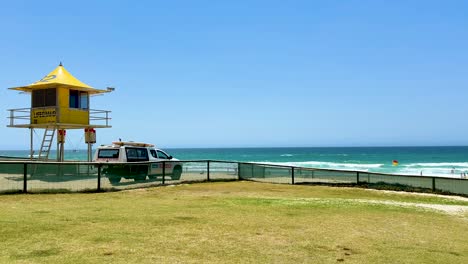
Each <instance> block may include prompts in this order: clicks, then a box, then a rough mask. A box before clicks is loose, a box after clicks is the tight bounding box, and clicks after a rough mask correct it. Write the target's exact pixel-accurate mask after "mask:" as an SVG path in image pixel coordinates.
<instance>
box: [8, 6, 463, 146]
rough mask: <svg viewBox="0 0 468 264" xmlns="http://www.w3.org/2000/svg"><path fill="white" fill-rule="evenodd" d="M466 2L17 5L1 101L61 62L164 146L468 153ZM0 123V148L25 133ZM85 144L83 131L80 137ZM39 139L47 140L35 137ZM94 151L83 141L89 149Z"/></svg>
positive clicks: (128, 124) (141, 134) (103, 136)
mask: <svg viewBox="0 0 468 264" xmlns="http://www.w3.org/2000/svg"><path fill="white" fill-rule="evenodd" d="M467 10H468V2H467V1H427V0H426V1H273V0H267V1H253V0H252V1H146V2H144V1H75V3H69V2H68V1H32V0H31V1H6V2H4V3H2V6H1V8H0V32H1V41H0V57H1V60H0V62H1V63H0V72H1V74H0V87H1V89H0V98H1V99H0V102H1V106H2V107H1V108H2V111H4V112H3V116H4V117H7V116H8V112H7V111H6V109H10V108H21V107H29V105H30V103H29V96H28V95H20V94H18V93H17V92H15V91H11V90H7V88H8V87H13V86H18V85H25V84H29V83H31V82H34V81H36V80H38V79H40V78H41V77H43V76H44V75H45V74H47V73H48V72H50V71H51V70H53V69H54V68H55V67H56V66H57V65H58V63H59V62H60V61H62V62H63V64H64V66H65V67H66V68H67V70H69V71H70V72H71V73H72V74H73V75H75V76H76V77H77V78H78V79H80V80H81V81H83V82H85V83H87V84H89V85H91V86H94V87H97V88H105V87H107V86H114V87H116V91H115V92H114V93H111V94H107V95H104V96H100V97H93V98H92V101H91V107H92V108H95V109H107V110H112V111H113V112H112V118H113V121H112V125H113V128H111V129H100V130H98V131H97V133H98V134H97V135H98V143H109V142H110V141H112V140H115V139H117V138H119V137H120V138H122V139H125V140H135V141H149V142H153V143H156V144H157V145H159V146H161V147H246V146H251V147H258V146H401V145H416V146H419V145H468V122H467V118H468V117H467V115H468V18H467V15H466V12H467ZM7 123H8V120H7V119H6V118H5V119H4V121H3V125H2V127H0V136H1V138H2V139H1V140H0V149H26V148H27V146H28V144H29V141H28V135H29V134H28V130H27V129H13V128H7V127H6V125H7ZM69 135H70V142H71V143H70V144H73V145H77V144H78V145H79V143H78V142H79V140H80V139H81V136H82V132H81V131H79V132H70V133H69ZM39 139H40V137H36V139H35V140H36V142H37V141H39ZM79 147H82V148H85V145H84V144H82V145H79Z"/></svg>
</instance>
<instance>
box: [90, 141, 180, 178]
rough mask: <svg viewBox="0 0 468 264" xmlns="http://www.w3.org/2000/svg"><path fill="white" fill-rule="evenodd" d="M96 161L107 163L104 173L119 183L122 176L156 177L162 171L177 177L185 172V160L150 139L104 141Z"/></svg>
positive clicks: (163, 173) (98, 149)
mask: <svg viewBox="0 0 468 264" xmlns="http://www.w3.org/2000/svg"><path fill="white" fill-rule="evenodd" d="M93 161H94V162H100V163H105V165H103V166H102V174H103V175H104V176H106V177H107V178H108V179H109V181H110V182H111V183H112V184H117V183H119V182H120V181H121V179H122V178H125V179H133V180H135V181H144V180H146V178H147V177H148V178H149V179H156V178H157V177H163V175H164V176H170V177H171V179H172V180H178V179H180V176H181V174H182V163H181V162H178V161H179V160H178V159H175V158H173V157H172V156H171V155H169V154H168V153H166V152H165V151H163V150H161V149H158V148H155V147H154V145H153V144H148V143H141V142H133V141H128V142H124V141H116V142H112V145H101V146H99V147H98V148H97V149H96V152H95V153H94V158H93ZM163 165H164V166H165V167H163Z"/></svg>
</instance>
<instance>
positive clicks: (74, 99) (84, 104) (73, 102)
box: [70, 90, 89, 109]
mask: <svg viewBox="0 0 468 264" xmlns="http://www.w3.org/2000/svg"><path fill="white" fill-rule="evenodd" d="M70 108H79V109H88V108H89V95H88V93H87V92H81V91H77V90H70Z"/></svg>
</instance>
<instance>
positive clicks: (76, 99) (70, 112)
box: [8, 63, 114, 161]
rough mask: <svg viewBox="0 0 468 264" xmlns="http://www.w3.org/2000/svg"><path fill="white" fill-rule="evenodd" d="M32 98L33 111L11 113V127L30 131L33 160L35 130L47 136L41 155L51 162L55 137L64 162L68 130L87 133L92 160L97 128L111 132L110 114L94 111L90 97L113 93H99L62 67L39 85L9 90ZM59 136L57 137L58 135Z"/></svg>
mask: <svg viewBox="0 0 468 264" xmlns="http://www.w3.org/2000/svg"><path fill="white" fill-rule="evenodd" d="M9 89H10V90H16V91H20V92H23V93H28V94H31V106H30V107H29V108H20V109H9V111H10V116H9V118H10V124H9V125H8V127H16V128H29V130H30V145H31V147H30V157H31V159H32V158H33V156H34V155H33V154H34V149H33V132H34V129H43V130H44V136H43V139H42V143H41V148H40V150H39V153H38V155H37V158H38V159H40V160H48V159H49V153H50V149H51V146H52V142H53V141H54V138H55V135H56V134H57V137H56V143H57V161H63V160H64V143H65V135H66V130H67V129H84V132H85V141H86V143H87V144H88V161H89V160H90V159H91V144H92V143H95V141H96V138H95V128H108V127H111V126H110V125H109V120H110V117H109V113H110V111H106V110H92V109H90V97H91V96H93V95H97V94H103V93H108V92H111V91H113V90H114V89H113V88H107V89H106V90H101V89H95V88H93V87H91V86H89V85H87V84H85V83H83V82H81V81H80V80H78V79H76V78H75V77H74V76H73V75H71V74H70V73H69V72H68V71H67V70H66V69H65V68H64V67H63V65H62V63H60V65H59V66H58V67H57V68H55V69H54V70H53V71H52V72H50V73H49V74H47V75H46V76H45V77H44V78H42V79H40V80H39V81H37V82H35V83H32V84H30V85H26V86H19V87H13V88H9ZM56 132H57V133H56Z"/></svg>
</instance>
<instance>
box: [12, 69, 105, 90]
mask: <svg viewBox="0 0 468 264" xmlns="http://www.w3.org/2000/svg"><path fill="white" fill-rule="evenodd" d="M57 86H66V87H69V88H70V89H74V90H80V91H86V92H89V93H90V94H96V93H106V92H108V91H107V90H100V89H95V88H93V87H91V86H89V85H87V84H85V83H83V82H81V81H80V80H78V79H77V78H75V77H74V76H73V75H72V74H71V73H69V72H68V71H67V70H66V69H65V67H63V65H62V63H60V65H59V66H57V68H55V69H54V70H53V71H51V72H50V73H49V74H47V75H46V76H45V77H44V78H42V79H40V80H39V81H37V82H34V83H32V84H30V85H26V86H19V87H13V88H9V89H11V90H18V91H23V92H31V91H32V90H35V89H45V88H53V87H57Z"/></svg>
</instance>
